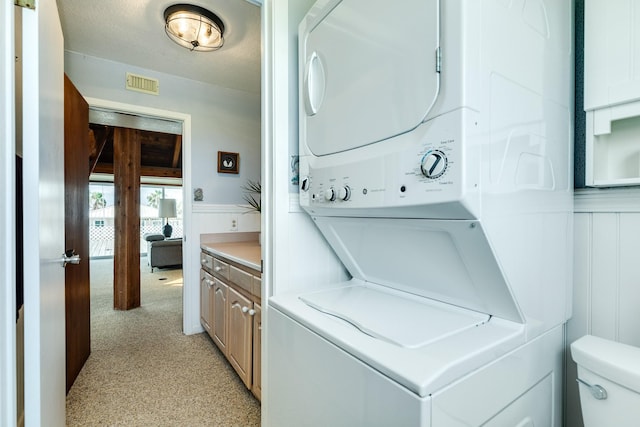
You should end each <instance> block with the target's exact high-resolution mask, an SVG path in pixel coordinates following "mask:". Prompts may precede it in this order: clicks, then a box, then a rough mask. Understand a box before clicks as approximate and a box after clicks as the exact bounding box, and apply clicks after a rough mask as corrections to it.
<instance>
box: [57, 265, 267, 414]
mask: <svg viewBox="0 0 640 427" xmlns="http://www.w3.org/2000/svg"><path fill="white" fill-rule="evenodd" d="M140 270H141V276H142V279H141V282H142V285H141V299H142V306H141V307H140V308H138V309H135V310H130V311H115V310H113V309H112V306H113V298H112V295H113V260H112V259H100V260H92V261H91V348H92V352H91V356H90V357H89V359H88V361H87V363H86V365H85V366H84V368H83V369H82V371H81V372H80V375H79V376H78V378H77V380H76V382H75V383H74V385H73V387H72V388H71V390H70V392H69V395H68V396H67V425H68V426H94V425H101V426H116V425H123V426H124V425H126V426H150V425H153V426H178V425H185V426H187V425H188V426H221V427H222V426H259V425H260V404H259V402H258V401H257V400H256V399H255V398H254V397H253V396H252V395H251V393H250V392H249V391H248V390H247V389H246V388H245V387H244V385H243V384H242V382H241V380H240V379H239V378H238V376H237V375H236V373H235V372H234V371H233V369H232V368H231V366H230V365H229V364H228V362H227V361H226V359H225V358H224V357H223V356H222V354H221V353H220V352H219V351H218V349H217V348H216V347H215V346H214V345H213V343H212V342H211V340H210V339H209V337H208V336H207V334H205V333H201V334H197V335H191V336H186V335H183V334H182V331H181V327H182V270H179V269H156V271H155V273H150V272H149V267H148V266H147V265H146V258H141V267H140Z"/></svg>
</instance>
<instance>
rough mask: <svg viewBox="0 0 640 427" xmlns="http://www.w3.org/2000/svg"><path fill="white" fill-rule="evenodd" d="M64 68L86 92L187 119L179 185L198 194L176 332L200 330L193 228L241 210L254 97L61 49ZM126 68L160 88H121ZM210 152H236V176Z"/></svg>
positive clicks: (214, 228) (256, 174)
mask: <svg viewBox="0 0 640 427" xmlns="http://www.w3.org/2000/svg"><path fill="white" fill-rule="evenodd" d="M65 72H66V74H67V75H68V76H69V78H70V79H71V81H72V82H73V83H74V85H75V86H76V87H77V88H78V90H79V91H80V93H81V94H82V95H83V96H84V97H86V98H93V99H99V100H103V101H109V102H112V103H118V104H123V105H128V106H129V105H132V106H139V107H144V108H148V109H156V110H162V111H172V112H176V113H179V114H180V115H184V116H185V117H189V123H190V133H189V135H190V142H191V143H190V146H189V147H190V148H189V149H188V150H186V149H185V150H183V154H184V155H185V156H189V158H188V159H187V158H185V159H183V165H185V170H184V171H183V179H184V183H185V186H188V187H190V188H185V203H187V201H188V200H190V199H191V198H192V197H193V196H192V195H193V191H194V190H195V189H196V188H202V190H203V193H204V199H203V201H202V202H193V203H192V209H188V208H186V206H185V217H184V221H185V233H186V234H185V243H184V247H183V249H184V255H183V256H184V263H183V270H184V280H185V286H184V292H183V330H184V332H185V333H187V334H192V333H197V332H201V331H202V327H201V325H200V315H199V310H200V301H199V299H200V291H199V274H198V270H199V268H200V264H199V260H200V257H199V255H198V253H199V251H200V234H202V233H215V232H218V231H220V230H224V231H227V225H228V222H229V218H228V216H227V214H232V215H240V214H242V212H244V209H243V208H239V207H238V205H244V204H246V202H245V201H244V199H243V195H244V192H243V191H242V189H241V187H242V186H243V185H244V184H246V182H247V180H254V181H257V180H259V179H260V169H261V153H260V129H261V117H260V95H259V94H254V93H249V92H243V91H238V90H232V89H226V88H222V87H219V86H214V85H210V84H206V83H202V82H197V81H194V80H189V79H185V78H182V77H179V76H173V75H168V74H164V73H158V72H155V71H152V70H147V69H141V68H138V67H133V66H130V65H127V64H123V63H119V62H114V61H108V60H104V59H101V58H95V57H91V56H86V55H82V54H78V53H75V52H65ZM126 72H132V73H135V74H140V75H143V76H146V77H151V78H155V79H158V80H159V83H160V84H159V86H160V94H159V95H157V96H156V95H147V94H143V93H140V92H134V91H129V90H126V89H125V75H126ZM144 108H143V109H144ZM186 141H187V139H185V142H186ZM218 151H230V152H237V153H239V158H240V163H239V165H240V166H239V169H240V173H239V174H237V175H236V174H220V173H218V172H217V159H218V154H217V152H218ZM189 153H190V154H189ZM189 165H190V167H189ZM216 206H217V207H216ZM212 207H213V208H212ZM192 211H193V214H190V213H191V212H192ZM247 219H248V217H247ZM237 228H238V229H237V231H259V229H260V227H259V221H257V223H256V221H239V224H238V227H237Z"/></svg>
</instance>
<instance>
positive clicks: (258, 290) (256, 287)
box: [251, 276, 262, 298]
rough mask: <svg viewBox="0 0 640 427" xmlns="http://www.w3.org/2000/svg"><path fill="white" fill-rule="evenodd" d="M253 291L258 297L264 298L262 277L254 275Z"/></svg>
mask: <svg viewBox="0 0 640 427" xmlns="http://www.w3.org/2000/svg"><path fill="white" fill-rule="evenodd" d="M251 293H252V294H253V295H255V296H257V297H258V298H262V279H261V278H260V277H256V276H253V289H252V291H251Z"/></svg>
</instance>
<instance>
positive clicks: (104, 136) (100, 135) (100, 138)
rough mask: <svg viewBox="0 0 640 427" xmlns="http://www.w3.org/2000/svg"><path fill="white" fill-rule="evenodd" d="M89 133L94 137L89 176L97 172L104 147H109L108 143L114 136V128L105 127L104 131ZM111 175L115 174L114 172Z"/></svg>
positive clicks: (98, 130) (97, 130)
mask: <svg viewBox="0 0 640 427" xmlns="http://www.w3.org/2000/svg"><path fill="white" fill-rule="evenodd" d="M89 132H90V134H92V135H93V136H94V140H93V146H92V147H91V150H90V152H91V155H90V156H89V174H92V173H94V171H95V168H96V165H97V164H98V159H99V158H100V154H102V150H104V146H105V145H107V141H109V138H111V137H112V135H113V128H112V127H109V126H105V127H104V128H103V129H96V130H95V131H93V130H92V129H89ZM111 173H113V170H112V172H111Z"/></svg>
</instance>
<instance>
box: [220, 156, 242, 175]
mask: <svg viewBox="0 0 640 427" xmlns="http://www.w3.org/2000/svg"><path fill="white" fill-rule="evenodd" d="M239 167H240V156H239V155H238V153H228V152H226V151H218V172H219V173H238V172H239V170H240V169H239Z"/></svg>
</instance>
